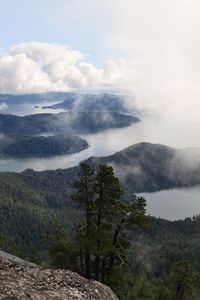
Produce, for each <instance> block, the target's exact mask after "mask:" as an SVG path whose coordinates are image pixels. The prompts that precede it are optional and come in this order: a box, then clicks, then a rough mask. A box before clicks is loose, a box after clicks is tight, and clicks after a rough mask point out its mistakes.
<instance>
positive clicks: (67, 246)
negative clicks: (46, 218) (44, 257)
mask: <svg viewBox="0 0 200 300" xmlns="http://www.w3.org/2000/svg"><path fill="white" fill-rule="evenodd" d="M49 254H50V265H51V267H55V268H60V269H75V266H76V258H75V249H74V248H73V244H72V243H70V241H69V239H68V235H67V230H66V227H65V224H63V223H60V222H59V221H58V220H55V221H54V222H53V224H52V232H51V239H50V245H49Z"/></svg>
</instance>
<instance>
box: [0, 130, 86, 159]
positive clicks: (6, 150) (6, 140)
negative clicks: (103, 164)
mask: <svg viewBox="0 0 200 300" xmlns="http://www.w3.org/2000/svg"><path fill="white" fill-rule="evenodd" d="M87 147H88V143H87V141H86V140H84V139H82V138H80V137H78V136H69V135H55V136H49V137H43V136H16V135H14V136H13V135H9V136H1V143H0V155H2V156H14V157H16V156H17V157H24V156H25V157H26V156H27V157H28V156H31V157H46V156H52V155H61V154H69V153H75V152H79V151H81V150H83V149H85V148H87Z"/></svg>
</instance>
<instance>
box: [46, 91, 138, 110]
mask: <svg viewBox="0 0 200 300" xmlns="http://www.w3.org/2000/svg"><path fill="white" fill-rule="evenodd" d="M43 108H44V109H45V108H52V109H60V108H62V109H65V110H75V111H89V112H90V111H110V112H120V113H128V112H130V108H128V106H127V104H126V101H125V96H121V95H112V94H75V93H74V94H73V93H71V94H70V93H69V94H66V99H65V100H64V101H63V102H61V103H58V104H54V105H50V106H43ZM136 112H137V111H136V110H134V111H132V113H136Z"/></svg>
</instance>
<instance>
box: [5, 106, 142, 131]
mask: <svg viewBox="0 0 200 300" xmlns="http://www.w3.org/2000/svg"><path fill="white" fill-rule="evenodd" d="M139 121H140V119H138V118H137V117H134V116H130V115H124V114H119V113H115V112H110V113H108V112H74V111H69V112H63V113H59V114H49V113H47V114H34V115H28V116H23V117H20V116H15V115H6V114H5V115H4V114H0V132H1V133H5V134H16V135H17V134H18V135H35V134H40V133H44V132H56V133H68V134H69V133H70V134H71V133H90V132H99V131H102V130H105V129H110V128H122V127H127V126H130V125H131V124H133V123H136V122H139Z"/></svg>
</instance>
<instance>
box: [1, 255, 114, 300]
mask: <svg viewBox="0 0 200 300" xmlns="http://www.w3.org/2000/svg"><path fill="white" fill-rule="evenodd" d="M0 299H3V300H18V299H20V300H30V299H32V300H75V299H76V300H85V299H87V300H90V299H91V300H118V298H117V297H116V296H115V294H114V293H113V292H112V290H111V289H110V288H109V287H107V286H105V285H103V284H101V283H99V282H97V281H94V280H88V279H85V278H83V277H81V276H79V275H78V274H76V273H73V272H70V271H66V270H53V269H42V268H40V267H38V266H37V265H35V264H32V263H29V262H27V261H24V260H22V259H19V258H17V257H15V256H13V255H9V254H7V253H5V252H3V251H0Z"/></svg>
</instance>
